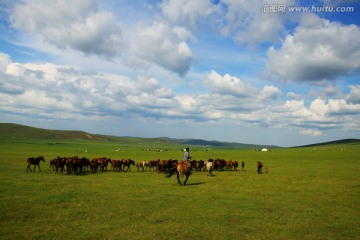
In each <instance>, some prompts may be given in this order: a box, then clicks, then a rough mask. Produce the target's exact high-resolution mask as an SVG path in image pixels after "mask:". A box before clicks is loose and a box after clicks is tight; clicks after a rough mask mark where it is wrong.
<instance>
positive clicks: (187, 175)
mask: <svg viewBox="0 0 360 240" xmlns="http://www.w3.org/2000/svg"><path fill="white" fill-rule="evenodd" d="M189 175H190V173H187V174H186V179H185V182H184V186H185V185H186V182H187V180H188V178H189Z"/></svg>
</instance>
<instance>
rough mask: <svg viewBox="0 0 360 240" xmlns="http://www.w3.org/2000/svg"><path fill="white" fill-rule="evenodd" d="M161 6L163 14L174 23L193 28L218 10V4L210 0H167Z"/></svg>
mask: <svg viewBox="0 0 360 240" xmlns="http://www.w3.org/2000/svg"><path fill="white" fill-rule="evenodd" d="M160 7H161V10H162V13H163V16H164V17H166V18H167V19H169V20H170V21H171V22H172V23H173V24H175V25H180V26H189V27H191V28H195V27H196V25H197V23H198V22H199V21H200V20H203V19H206V18H207V17H209V16H210V15H211V14H213V13H214V12H216V11H218V8H217V6H216V5H213V4H212V3H211V1H209V0H166V1H164V2H163V3H162V4H161V5H160Z"/></svg>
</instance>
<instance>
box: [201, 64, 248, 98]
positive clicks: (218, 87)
mask: <svg viewBox="0 0 360 240" xmlns="http://www.w3.org/2000/svg"><path fill="white" fill-rule="evenodd" d="M204 83H205V85H206V86H207V87H208V88H209V89H210V90H212V91H214V92H216V93H219V94H228V95H234V96H238V97H245V98H246V97H250V96H251V94H252V93H254V89H253V88H251V87H250V86H247V85H245V84H244V83H243V82H242V81H241V80H240V79H239V78H237V77H235V76H231V75H229V74H225V75H224V76H221V75H220V74H219V73H217V72H216V71H214V70H212V71H211V73H210V74H209V75H208V76H207V78H206V79H205V81H204Z"/></svg>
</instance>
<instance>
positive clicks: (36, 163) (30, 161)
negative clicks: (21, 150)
mask: <svg viewBox="0 0 360 240" xmlns="http://www.w3.org/2000/svg"><path fill="white" fill-rule="evenodd" d="M40 161H43V162H45V158H44V157H43V156H40V157H36V158H35V157H30V158H28V160H27V163H28V166H27V168H26V172H29V170H30V172H32V171H31V168H30V166H31V165H34V172H35V167H36V166H38V167H39V172H41V170H40Z"/></svg>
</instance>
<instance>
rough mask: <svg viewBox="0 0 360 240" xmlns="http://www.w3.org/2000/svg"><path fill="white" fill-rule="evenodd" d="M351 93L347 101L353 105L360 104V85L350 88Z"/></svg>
mask: <svg viewBox="0 0 360 240" xmlns="http://www.w3.org/2000/svg"><path fill="white" fill-rule="evenodd" d="M349 88H350V93H349V94H348V95H347V96H346V100H347V101H348V102H350V103H353V104H360V85H355V86H353V85H352V86H349Z"/></svg>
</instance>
